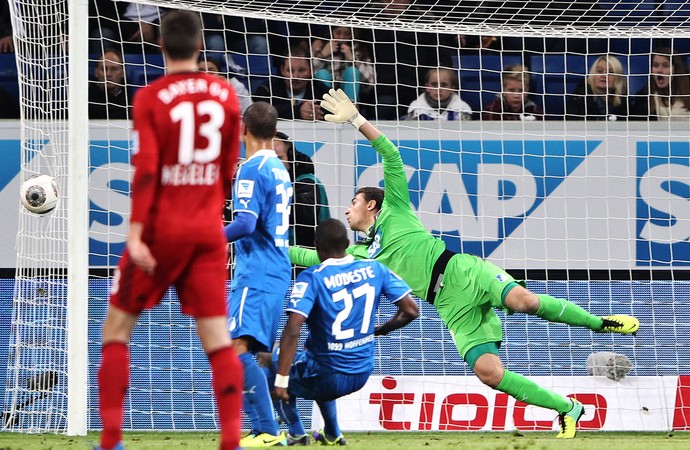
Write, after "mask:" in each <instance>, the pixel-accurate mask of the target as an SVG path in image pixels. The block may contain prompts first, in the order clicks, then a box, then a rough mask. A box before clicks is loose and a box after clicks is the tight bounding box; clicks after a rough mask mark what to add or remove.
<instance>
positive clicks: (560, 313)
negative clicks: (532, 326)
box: [536, 294, 602, 331]
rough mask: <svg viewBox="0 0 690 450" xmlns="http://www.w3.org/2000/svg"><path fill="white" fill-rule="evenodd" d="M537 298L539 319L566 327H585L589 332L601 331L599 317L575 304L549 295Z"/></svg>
mask: <svg viewBox="0 0 690 450" xmlns="http://www.w3.org/2000/svg"><path fill="white" fill-rule="evenodd" d="M537 297H538V298H539V309H537V312H536V315H537V317H541V318H542V319H544V320H548V321H549V322H561V323H567V324H568V325H573V326H579V327H587V328H589V329H590V330H594V331H599V330H600V329H601V324H602V320H601V317H597V316H595V315H593V314H591V313H589V312H587V311H585V310H584V309H583V308H581V307H579V306H577V305H576V304H575V303H572V302H569V301H568V300H563V299H561V298H555V297H551V296H549V295H543V294H537Z"/></svg>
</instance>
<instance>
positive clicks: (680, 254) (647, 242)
mask: <svg viewBox="0 0 690 450" xmlns="http://www.w3.org/2000/svg"><path fill="white" fill-rule="evenodd" d="M636 209H637V223H636V238H637V241H636V252H637V256H636V259H637V265H638V266H650V265H652V266H670V265H675V266H687V265H690V144H688V143H687V142H639V143H638V144H637V201H636Z"/></svg>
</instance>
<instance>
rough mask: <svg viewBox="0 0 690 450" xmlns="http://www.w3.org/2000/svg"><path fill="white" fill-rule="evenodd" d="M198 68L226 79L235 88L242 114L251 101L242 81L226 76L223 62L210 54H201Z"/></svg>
mask: <svg viewBox="0 0 690 450" xmlns="http://www.w3.org/2000/svg"><path fill="white" fill-rule="evenodd" d="M199 70H200V71H202V72H209V73H212V74H214V75H218V76H220V77H223V78H227V79H228V82H229V83H230V85H231V86H232V87H233V88H234V89H235V94H236V95H237V100H239V102H240V108H241V109H242V114H244V112H245V111H246V110H247V108H249V106H250V105H251V104H252V103H253V102H252V96H251V94H249V90H247V87H246V86H245V85H244V83H242V82H241V81H240V80H238V79H237V78H235V77H227V76H226V75H225V72H224V71H223V64H222V63H221V62H220V61H219V60H218V59H216V58H214V57H212V56H202V57H201V58H199Z"/></svg>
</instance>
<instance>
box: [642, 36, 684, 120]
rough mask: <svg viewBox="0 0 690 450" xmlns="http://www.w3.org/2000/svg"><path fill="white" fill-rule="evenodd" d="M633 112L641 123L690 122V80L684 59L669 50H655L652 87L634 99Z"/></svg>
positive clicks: (651, 65)
mask: <svg viewBox="0 0 690 450" xmlns="http://www.w3.org/2000/svg"><path fill="white" fill-rule="evenodd" d="M631 109H632V113H631V118H633V117H634V118H635V119H638V120H646V119H648V120H672V121H676V120H683V121H688V119H690V76H689V75H688V68H687V66H686V65H685V62H684V61H683V57H682V56H680V55H674V54H673V52H672V51H671V49H670V48H668V47H660V48H657V49H655V50H654V52H653V53H652V56H651V61H650V74H649V85H648V86H646V87H645V88H643V89H642V90H641V91H639V92H638V93H637V94H636V95H635V99H634V102H633V106H632V108H631Z"/></svg>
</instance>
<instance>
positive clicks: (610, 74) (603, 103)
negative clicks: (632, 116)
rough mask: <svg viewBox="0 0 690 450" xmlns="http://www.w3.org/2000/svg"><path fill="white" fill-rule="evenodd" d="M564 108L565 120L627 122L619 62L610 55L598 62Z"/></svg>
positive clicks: (624, 81)
mask: <svg viewBox="0 0 690 450" xmlns="http://www.w3.org/2000/svg"><path fill="white" fill-rule="evenodd" d="M565 105H566V108H565V110H566V119H567V120H627V118H628V82H627V78H626V75H625V71H624V70H623V64H622V63H621V61H620V60H619V59H618V58H616V57H615V56H612V55H603V56H600V57H599V58H597V59H596V61H594V63H593V64H592V66H591V67H590V69H589V75H587V79H586V80H585V81H583V82H582V83H581V84H580V85H578V86H577V87H576V88H575V92H574V93H573V95H567V96H566V103H565Z"/></svg>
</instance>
